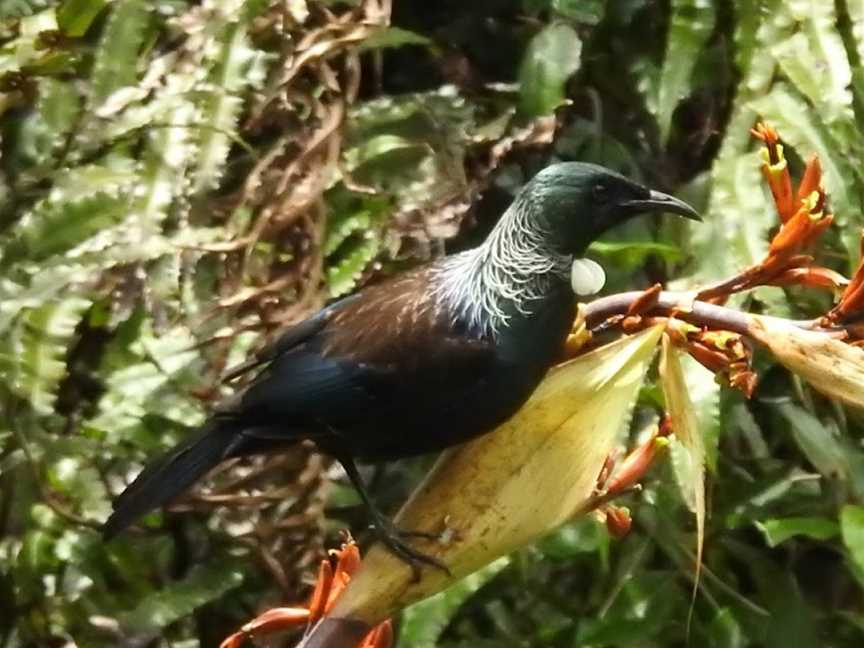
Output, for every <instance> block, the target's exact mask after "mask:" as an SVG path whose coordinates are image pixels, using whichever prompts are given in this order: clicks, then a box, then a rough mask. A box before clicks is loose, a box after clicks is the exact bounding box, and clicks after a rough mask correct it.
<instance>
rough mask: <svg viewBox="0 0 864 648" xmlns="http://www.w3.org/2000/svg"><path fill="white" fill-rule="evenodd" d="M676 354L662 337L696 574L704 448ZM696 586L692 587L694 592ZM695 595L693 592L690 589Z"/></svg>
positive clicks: (666, 388)
mask: <svg viewBox="0 0 864 648" xmlns="http://www.w3.org/2000/svg"><path fill="white" fill-rule="evenodd" d="M680 353H681V352H680V351H678V350H677V349H676V348H675V347H674V346H673V345H672V342H671V341H670V339H669V336H664V337H663V351H662V354H661V356H660V376H661V379H662V383H663V394H664V396H665V397H666V410H667V413H668V414H669V416H670V417H671V419H672V432H673V433H674V434H675V438H676V439H677V440H678V441H680V442H681V444H682V445H683V447H684V448H685V450H686V453H683V454H682V455H681V456H680V457H679V461H677V462H676V475H677V476H678V478H679V481H680V484H681V489H682V494H683V495H684V500H685V501H686V502H687V505H688V506H689V507H690V510H692V511H693V512H694V513H695V515H696V574H697V584H698V576H699V572H700V570H701V565H702V547H703V545H704V542H705V445H704V440H703V438H702V434H703V433H702V430H701V429H700V428H699V421H698V419H697V418H696V412H695V409H694V407H693V401H692V399H691V397H690V391H689V385H688V383H687V381H686V378H685V376H684V371H683V370H682V368H681V362H680V359H679V356H680ZM695 587H696V586H695V585H694V588H695ZM694 592H695V589H694Z"/></svg>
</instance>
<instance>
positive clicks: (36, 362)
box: [0, 295, 91, 415]
mask: <svg viewBox="0 0 864 648" xmlns="http://www.w3.org/2000/svg"><path fill="white" fill-rule="evenodd" d="M90 303H91V302H90V301H89V300H87V299H84V298H82V297H75V296H69V295H67V296H66V297H65V298H64V299H62V300H59V301H56V302H55V303H51V304H46V305H44V306H41V307H39V308H29V309H25V310H23V311H22V312H21V313H20V314H19V315H18V317H17V318H16V321H15V325H14V326H13V327H12V329H11V330H10V331H9V332H8V333H7V334H6V336H5V339H4V340H3V342H2V343H0V368H2V369H3V373H4V374H5V375H6V376H7V379H6V380H7V384H8V386H9V388H10V389H11V390H12V391H13V392H15V393H16V394H18V395H19V396H21V397H22V398H25V399H27V400H28V401H29V402H30V404H31V406H32V407H33V409H34V410H35V411H36V412H37V413H39V414H46V415H47V414H50V413H51V412H52V411H53V407H54V400H55V397H56V391H57V387H58V385H59V384H60V381H61V380H62V379H63V377H64V376H65V375H66V355H67V353H68V352H69V347H70V345H71V343H72V339H73V337H74V335H75V329H76V327H77V326H78V323H79V322H80V321H81V317H82V316H83V314H84V311H85V310H86V309H87V308H88V307H89V306H90Z"/></svg>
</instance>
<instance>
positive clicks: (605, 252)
mask: <svg viewBox="0 0 864 648" xmlns="http://www.w3.org/2000/svg"><path fill="white" fill-rule="evenodd" d="M589 250H590V251H591V252H596V253H597V254H599V255H601V256H603V257H606V258H607V259H609V260H610V261H612V262H613V263H615V265H616V267H618V268H621V269H624V270H632V269H633V268H638V267H641V266H642V265H644V263H645V261H646V260H647V259H648V258H649V257H652V256H657V257H660V258H661V259H663V260H664V261H668V262H669V263H674V262H676V261H680V260H682V259H683V258H684V253H683V252H682V250H681V248H679V247H677V246H675V245H670V244H669V243H655V242H654V241H621V242H618V241H594V242H593V243H592V244H591V246H590V247H589Z"/></svg>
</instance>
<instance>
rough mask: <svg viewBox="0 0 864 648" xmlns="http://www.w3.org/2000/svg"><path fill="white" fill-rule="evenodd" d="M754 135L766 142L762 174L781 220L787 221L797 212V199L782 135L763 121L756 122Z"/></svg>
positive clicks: (762, 151)
mask: <svg viewBox="0 0 864 648" xmlns="http://www.w3.org/2000/svg"><path fill="white" fill-rule="evenodd" d="M750 132H751V133H752V134H753V136H754V137H756V138H758V139H760V140H762V141H763V142H765V146H764V147H763V148H762V150H761V154H762V160H763V162H762V175H764V176H765V180H766V182H767V183H768V186H769V187H770V188H771V195H773V196H774V204H775V205H777V213H778V215H779V216H780V220H781V222H783V223H785V222H786V221H788V220H789V219H790V218H792V216H793V215H794V214H795V201H794V200H793V198H792V179H791V178H790V177H789V164H788V163H787V162H786V158H785V157H784V156H783V145H782V144H780V136H779V135H778V134H777V131H776V130H775V129H774V127H773V126H769V125H768V124H765V123H763V122H759V123H758V124H756V128H754V129H752V130H751V131H750Z"/></svg>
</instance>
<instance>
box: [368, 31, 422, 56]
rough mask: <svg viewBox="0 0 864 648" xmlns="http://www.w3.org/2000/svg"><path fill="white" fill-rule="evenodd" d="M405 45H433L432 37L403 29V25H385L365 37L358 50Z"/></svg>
mask: <svg viewBox="0 0 864 648" xmlns="http://www.w3.org/2000/svg"><path fill="white" fill-rule="evenodd" d="M405 45H426V46H431V45H433V41H432V39H431V38H428V37H426V36H424V35H423V34H418V33H417V32H413V31H410V30H408V29H403V28H401V27H385V28H384V29H379V30H377V31H375V32H374V33H373V34H372V35H371V36H369V37H368V38H365V39H364V40H363V42H361V43H360V45H359V46H358V48H357V49H358V51H360V52H364V51H367V50H373V49H386V48H389V47H403V46H405Z"/></svg>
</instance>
